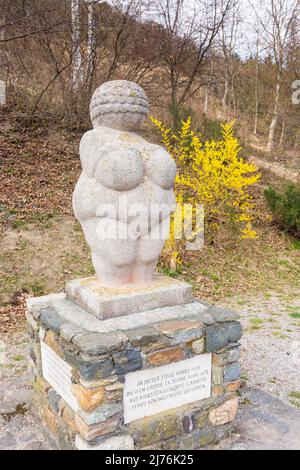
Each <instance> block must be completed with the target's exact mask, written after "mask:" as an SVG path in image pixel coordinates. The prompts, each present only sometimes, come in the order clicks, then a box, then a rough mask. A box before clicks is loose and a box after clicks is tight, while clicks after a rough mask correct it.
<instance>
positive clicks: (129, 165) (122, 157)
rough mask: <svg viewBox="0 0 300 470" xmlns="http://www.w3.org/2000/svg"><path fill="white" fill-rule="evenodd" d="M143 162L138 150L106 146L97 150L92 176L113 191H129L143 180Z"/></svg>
mask: <svg viewBox="0 0 300 470" xmlns="http://www.w3.org/2000/svg"><path fill="white" fill-rule="evenodd" d="M143 175H144V162H143V159H142V157H141V154H140V152H139V150H136V149H133V148H124V147H121V146H120V147H115V146H114V147H106V148H105V149H102V150H100V151H99V160H98V163H97V164H96V167H95V173H94V178H95V179H96V180H97V181H98V182H99V183H101V184H102V185H103V186H105V187H106V188H109V189H114V190H115V191H130V190H131V189H134V188H136V187H137V186H138V185H139V184H140V183H141V181H142V180H143Z"/></svg>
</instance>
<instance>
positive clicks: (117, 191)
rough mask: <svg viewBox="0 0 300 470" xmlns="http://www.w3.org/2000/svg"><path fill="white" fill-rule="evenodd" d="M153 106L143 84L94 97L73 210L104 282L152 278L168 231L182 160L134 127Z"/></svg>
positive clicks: (121, 84)
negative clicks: (175, 159)
mask: <svg viewBox="0 0 300 470" xmlns="http://www.w3.org/2000/svg"><path fill="white" fill-rule="evenodd" d="M148 110H149V104H148V99H147V96H146V95H145V92H144V90H143V89H142V88H141V87H140V86H139V85H137V84H136V83H133V82H128V81H124V80H116V81H111V82H107V83H104V84H103V85H101V86H100V87H99V88H97V89H96V91H95V93H94V95H93V97H92V100H91V105H90V114H91V120H92V123H93V129H92V130H90V131H88V132H86V133H85V134H84V136H83V137H82V139H81V143H80V159H81V164H82V170H83V171H82V174H81V176H80V178H79V180H78V183H77V185H76V188H75V191H74V195H73V208H74V213H75V216H76V218H77V219H78V220H79V222H80V223H81V225H82V228H83V231H84V235H85V238H86V240H87V243H88V245H89V247H90V249H91V252H92V260H93V265H94V268H95V271H96V274H97V277H98V279H99V281H100V283H101V285H103V286H108V287H116V286H124V285H139V284H140V285H149V284H151V282H152V280H153V278H154V272H155V268H156V264H157V261H158V257H159V255H160V252H161V250H162V248H163V245H164V242H165V239H166V238H167V237H168V235H169V233H168V232H169V221H170V214H171V212H172V211H174V210H175V207H176V201H175V195H174V191H173V185H174V180H175V176H176V165H175V162H174V160H173V159H172V157H171V156H170V155H169V154H168V153H167V152H166V150H164V148H162V147H161V146H159V145H154V144H151V143H149V142H147V141H146V140H145V139H143V138H142V137H140V136H139V135H138V134H136V133H135V131H137V130H138V129H140V128H141V126H142V124H143V122H144V120H145V118H146V116H147V113H148Z"/></svg>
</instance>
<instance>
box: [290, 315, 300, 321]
mask: <svg viewBox="0 0 300 470" xmlns="http://www.w3.org/2000/svg"><path fill="white" fill-rule="evenodd" d="M290 317H292V318H296V319H297V320H298V319H300V313H290Z"/></svg>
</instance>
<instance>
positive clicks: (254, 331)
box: [229, 292, 300, 408]
mask: <svg viewBox="0 0 300 470" xmlns="http://www.w3.org/2000/svg"><path fill="white" fill-rule="evenodd" d="M229 305H230V307H231V308H234V309H235V310H237V311H238V312H239V313H240V315H241V323H242V325H243V329H244V335H243V337H242V341H241V343H242V364H243V379H244V381H245V382H246V383H247V385H248V386H250V387H254V388H259V389H260V390H264V391H266V392H268V393H271V394H272V395H275V396H277V397H279V398H281V399H282V400H283V401H284V402H285V403H287V404H289V405H292V406H294V407H296V408H300V292H292V293H289V294H288V293H286V294H282V293H281V294H279V293H275V292H274V293H271V294H266V295H265V296H263V295H257V296H255V297H251V298H249V299H248V300H245V299H235V300H232V299H231V301H230V303H229Z"/></svg>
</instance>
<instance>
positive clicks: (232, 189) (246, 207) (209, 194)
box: [151, 118, 260, 264]
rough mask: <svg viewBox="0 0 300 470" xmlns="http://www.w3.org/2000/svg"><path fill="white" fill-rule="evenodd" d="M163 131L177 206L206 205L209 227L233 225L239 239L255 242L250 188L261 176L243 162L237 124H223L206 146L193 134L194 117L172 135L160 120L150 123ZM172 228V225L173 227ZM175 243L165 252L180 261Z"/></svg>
mask: <svg viewBox="0 0 300 470" xmlns="http://www.w3.org/2000/svg"><path fill="white" fill-rule="evenodd" d="M151 121H152V123H153V124H154V125H156V127H157V128H158V129H159V130H160V132H161V135H162V142H163V143H164V144H165V146H166V148H167V150H168V152H169V154H170V155H171V156H172V157H173V158H174V160H175V161H176V164H177V177H176V182H175V193H176V198H177V204H178V206H180V207H183V206H184V204H191V205H193V206H196V205H199V204H201V205H203V206H204V210H205V221H206V225H207V226H209V229H210V232H211V233H214V232H215V231H217V230H218V229H219V228H220V227H221V226H222V225H224V224H227V225H231V226H232V225H234V226H235V227H236V228H237V230H238V231H239V233H240V237H241V238H255V237H256V232H255V230H253V227H252V221H253V219H254V211H253V209H254V204H253V200H252V197H251V195H250V194H249V193H248V188H249V187H250V186H252V185H253V184H255V183H256V182H257V181H258V180H259V178H260V175H259V174H258V173H257V168H256V167H255V165H252V164H249V163H247V162H245V161H244V160H243V159H242V158H241V157H240V150H241V148H240V145H239V142H238V140H237V138H236V137H235V136H234V132H233V126H234V122H231V123H227V124H223V125H222V128H221V130H222V137H221V139H219V140H207V141H204V142H203V139H202V136H201V135H200V134H199V133H196V132H194V131H193V130H192V128H191V126H192V122H191V118H188V119H187V120H186V121H183V122H182V123H181V129H180V130H179V131H178V132H176V131H175V132H173V131H172V130H171V129H168V128H167V127H165V126H164V125H163V124H162V123H161V122H160V121H158V120H156V119H154V118H151ZM173 228H174V224H173ZM175 238H176V237H174V230H172V224H171V238H170V240H169V242H168V244H167V245H166V250H169V253H170V252H171V253H172V255H171V260H173V261H174V259H175V264H176V261H177V262H178V261H179V256H178V255H179V253H180V250H181V251H182V246H181V245H182V244H180V243H179V242H178V240H176V239H175Z"/></svg>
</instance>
